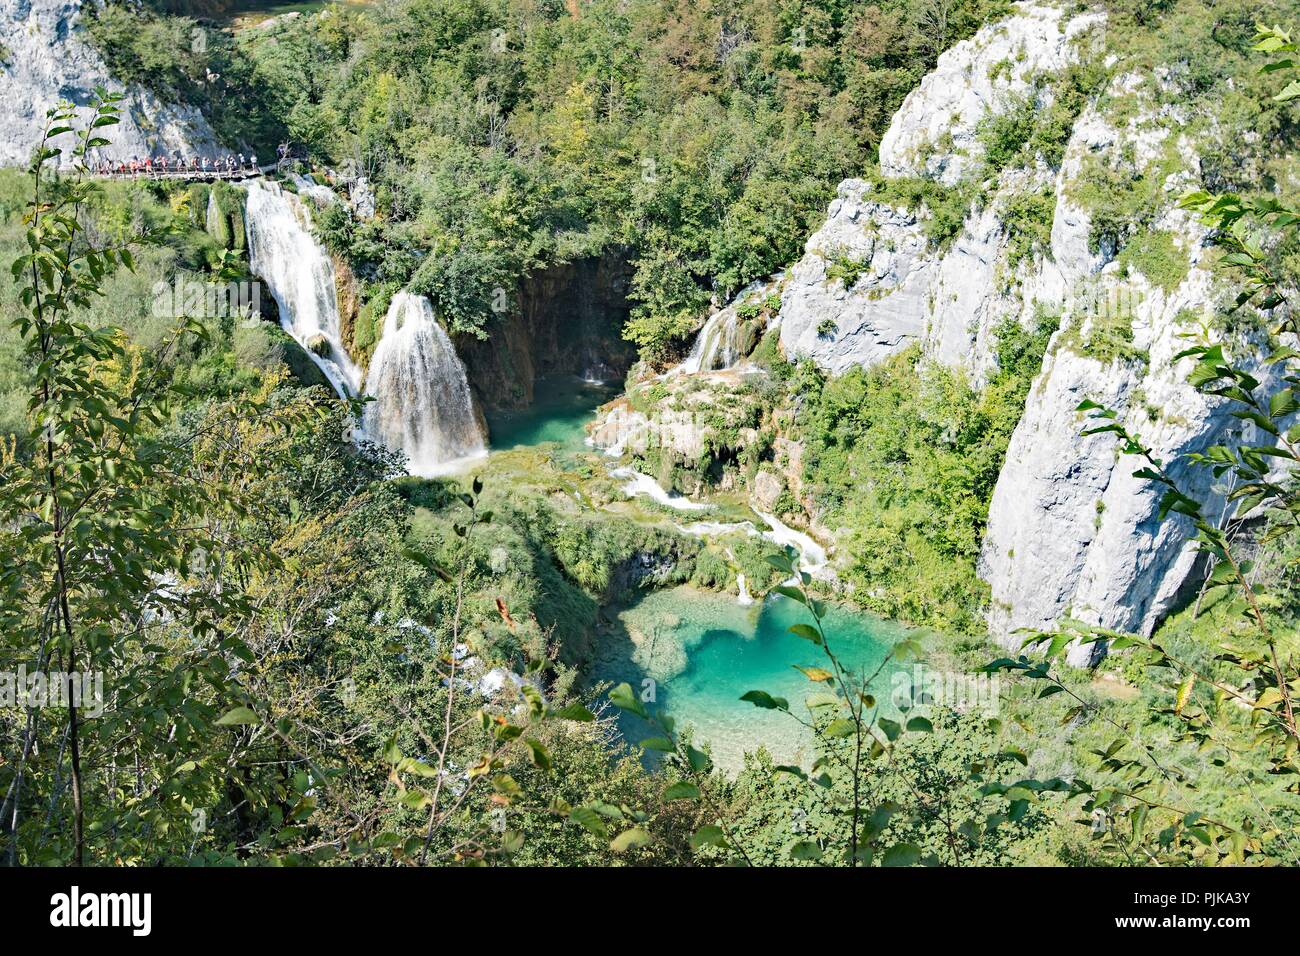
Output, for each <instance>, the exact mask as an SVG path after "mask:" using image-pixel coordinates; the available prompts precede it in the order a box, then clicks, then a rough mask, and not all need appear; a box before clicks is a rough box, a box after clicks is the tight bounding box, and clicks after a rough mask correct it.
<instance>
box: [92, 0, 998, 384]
mask: <svg viewBox="0 0 1300 956" xmlns="http://www.w3.org/2000/svg"><path fill="white" fill-rule="evenodd" d="M1006 9H1007V4H1006V3H1004V2H998V0H926V2H914V0H906V2H904V0H898V2H887V3H783V2H766V0H765V2H757V3H748V2H746V3H740V2H728V3H714V2H710V3H688V2H665V0H635V2H631V3H627V2H616V0H601V2H596V3H584V4H582V5H581V7H580V14H579V15H577V16H572V15H570V12H569V11H568V9H567V8H566V6H565V5H564V4H563V3H562V2H561V0H540V2H534V0H524V2H517V0H509V2H492V0H456V2H444V0H437V2H429V0H425V2H418V0H417V2H405V0H404V2H389V3H379V4H375V5H373V6H367V7H365V8H363V9H358V8H352V7H346V6H345V7H333V8H330V9H329V10H328V11H327V12H326V14H325V15H323V16H319V17H313V18H297V19H295V20H293V21H291V22H288V23H282V24H281V23H277V24H273V25H270V26H268V27H267V28H265V29H258V30H251V31H247V32H246V33H243V34H240V35H238V36H236V37H234V38H231V37H229V36H227V35H225V34H220V33H217V32H215V31H213V32H212V33H211V39H210V40H209V41H208V42H207V43H206V44H204V47H205V49H204V50H203V51H201V52H195V51H191V50H190V49H189V48H190V46H191V44H188V43H187V42H186V40H185V38H186V37H188V36H189V35H190V33H191V31H192V30H194V29H195V28H196V23H194V22H190V21H185V20H178V19H175V18H160V17H155V16H151V15H149V14H146V13H141V12H138V11H137V10H136V9H134V8H131V7H126V6H117V5H109V6H107V7H106V8H105V9H103V10H102V11H101V12H100V13H99V14H98V18H97V19H96V20H95V21H93V22H92V23H91V25H90V31H91V34H92V35H93V36H94V37H96V39H97V43H98V44H99V46H100V48H101V49H102V50H104V51H105V52H106V53H107V54H108V56H109V58H110V62H111V63H112V65H113V67H114V69H115V71H116V73H117V74H118V75H119V76H122V77H123V78H128V79H139V80H142V81H144V82H146V83H148V84H149V85H151V86H152V87H154V88H159V89H163V90H170V91H172V93H173V94H174V95H176V96H186V97H198V98H206V99H207V100H208V101H209V103H210V107H211V111H212V113H213V114H214V115H215V116H216V118H217V122H218V129H219V130H220V131H221V132H223V133H224V134H225V135H226V137H227V138H229V139H230V140H231V141H232V142H247V143H249V144H250V145H252V146H253V147H254V148H255V149H257V151H258V152H260V153H261V154H262V155H271V154H272V152H273V150H274V148H275V146H276V145H277V144H278V143H280V142H283V141H292V142H294V143H297V144H301V145H302V146H304V147H306V149H307V150H308V151H309V154H310V156H311V158H313V159H316V160H318V161H321V162H325V163H330V164H335V165H338V164H345V165H347V166H348V167H349V168H352V169H355V170H356V171H358V172H360V173H362V174H365V175H368V176H370V177H372V178H373V180H374V181H375V183H376V185H377V188H378V198H379V208H380V211H381V214H382V219H381V221H380V224H365V225H360V226H358V225H352V224H343V223H335V224H332V225H333V228H332V227H331V224H330V223H326V225H325V228H326V233H327V236H328V238H329V239H330V241H331V242H332V243H333V244H335V246H336V247H337V248H339V249H341V250H343V251H345V252H346V253H347V254H348V255H349V256H350V257H351V258H352V259H353V260H354V261H355V262H356V263H358V265H359V266H360V267H361V271H362V272H363V274H365V275H367V276H369V277H370V278H372V279H373V281H375V282H376V283H377V284H379V285H380V286H381V287H383V288H385V289H388V290H389V291H391V290H392V289H395V288H396V287H397V286H401V285H407V286H410V287H411V288H412V289H414V290H415V291H418V292H421V293H424V294H427V295H429V296H430V297H431V298H432V299H433V301H434V303H435V305H436V306H437V307H438V308H439V310H440V311H441V312H442V314H443V315H444V316H445V318H446V320H447V321H448V322H449V324H450V325H451V327H453V328H454V329H457V330H461V331H474V332H478V333H479V334H483V333H485V332H487V331H489V330H490V328H491V323H492V319H493V317H494V312H493V303H494V300H496V301H497V302H498V306H497V313H495V314H499V312H500V304H499V297H498V296H497V295H496V293H495V290H497V289H504V290H505V291H506V293H507V294H508V295H509V296H510V297H511V298H512V299H513V297H514V295H515V291H516V287H517V285H518V281H519V279H520V277H521V276H523V275H525V274H526V273H528V272H529V271H531V270H535V269H537V268H539V267H542V266H546V265H549V264H554V263H557V262H564V261H568V260H571V259H573V258H575V257H581V256H588V255H594V254H597V253H600V252H604V251H609V250H617V251H619V252H620V253H621V254H622V255H624V256H626V257H627V258H628V259H629V260H631V261H632V262H633V263H634V264H635V266H636V271H635V276H634V279H633V293H634V296H635V298H636V300H637V303H638V307H637V310H636V314H635V316H634V319H633V321H632V323H631V325H630V326H629V328H628V330H627V334H628V335H629V336H630V337H631V338H633V339H634V340H635V341H637V342H638V343H639V344H641V345H642V346H643V348H644V349H645V351H646V353H647V355H649V356H650V357H653V358H656V359H657V358H661V357H663V356H664V355H665V354H668V353H669V352H670V351H671V350H672V349H674V348H679V347H680V346H681V344H682V341H683V338H684V336H685V335H686V333H688V332H689V331H691V330H692V329H693V328H694V327H695V325H696V324H697V322H698V317H699V315H700V314H701V313H702V311H703V310H704V309H705V307H706V306H707V305H708V303H709V302H710V300H714V301H725V300H726V299H728V298H729V297H730V296H731V295H732V294H734V293H735V291H736V290H738V289H739V288H741V287H742V286H744V285H745V284H746V283H748V282H750V281H752V280H754V279H756V278H759V277H762V276H765V275H767V274H769V273H771V272H773V271H775V270H777V269H779V268H780V267H782V266H783V265H785V264H786V263H788V262H790V261H791V260H792V259H794V258H795V257H796V256H797V254H798V252H799V250H800V248H801V245H802V242H803V238H804V237H805V236H806V235H807V234H808V233H809V232H810V231H811V229H812V228H813V227H815V225H816V224H817V222H818V220H819V218H820V217H821V215H822V214H823V213H824V211H825V207H826V203H827V201H828V200H829V198H830V197H831V195H832V194H833V191H834V188H835V185H836V183H838V182H839V181H840V180H842V179H844V178H845V177H847V176H850V175H858V174H861V172H862V171H863V170H864V169H865V168H866V167H867V166H868V165H869V164H870V163H871V161H872V159H873V151H874V149H875V147H876V145H877V144H878V143H879V140H880V136H881V134H882V133H883V132H884V129H885V127H886V126H887V124H888V122H889V119H890V117H891V116H892V115H893V113H894V111H895V110H896V109H897V107H898V105H899V103H901V102H902V99H903V97H904V96H905V95H906V94H907V92H908V91H909V90H911V89H912V88H913V87H914V86H915V85H916V84H917V82H918V81H919V80H920V78H921V77H922V76H923V75H924V74H925V73H926V71H927V70H928V69H929V68H930V67H931V66H932V65H933V64H934V61H935V59H936V58H937V56H938V54H939V53H940V52H941V51H942V50H944V49H946V48H947V47H949V46H950V45H952V43H954V42H956V41H958V40H961V39H964V38H965V37H968V36H970V35H971V34H972V33H973V32H974V31H975V30H976V29H977V28H978V27H979V26H980V25H981V24H982V23H984V22H985V21H986V20H987V19H988V18H989V17H991V16H994V15H996V14H999V13H1003V12H1005V11H1006ZM199 22H201V21H199ZM209 71H210V72H213V73H216V74H219V75H220V79H219V80H218V81H216V83H215V84H213V85H211V86H210V87H209V85H208V84H207V83H206V82H205V76H206V74H207V72H209Z"/></svg>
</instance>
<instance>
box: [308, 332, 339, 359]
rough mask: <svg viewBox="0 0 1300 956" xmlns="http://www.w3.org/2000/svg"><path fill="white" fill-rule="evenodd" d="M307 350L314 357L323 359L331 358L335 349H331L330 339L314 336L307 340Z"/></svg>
mask: <svg viewBox="0 0 1300 956" xmlns="http://www.w3.org/2000/svg"><path fill="white" fill-rule="evenodd" d="M307 348H308V350H309V351H311V353H312V354H313V355H317V356H319V357H321V358H329V357H330V353H331V352H332V351H333V349H332V348H331V347H330V343H329V339H327V338H325V336H323V335H313V336H312V337H311V338H309V339H308V340H307Z"/></svg>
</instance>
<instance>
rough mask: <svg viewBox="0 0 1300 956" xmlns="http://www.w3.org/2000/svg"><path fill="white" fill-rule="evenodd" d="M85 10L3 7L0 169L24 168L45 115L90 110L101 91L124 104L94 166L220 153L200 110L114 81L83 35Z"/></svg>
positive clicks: (13, 1)
mask: <svg viewBox="0 0 1300 956" xmlns="http://www.w3.org/2000/svg"><path fill="white" fill-rule="evenodd" d="M81 7H82V4H81V2H80V0H0V44H3V51H2V52H3V54H4V55H3V58H2V62H0V103H2V104H4V105H3V108H2V109H0V165H3V166H19V165H24V164H26V163H27V162H28V161H29V160H30V159H31V155H32V150H33V149H34V148H35V146H36V144H37V142H39V140H40V137H41V131H42V129H43V128H44V126H45V113H46V111H47V110H49V109H50V108H51V107H53V106H56V105H57V104H58V103H60V102H61V101H64V100H67V101H70V102H72V103H73V104H75V105H77V106H80V107H89V105H90V103H91V98H92V94H93V92H94V89H95V87H97V86H102V87H103V88H104V89H106V90H108V91H109V92H114V93H124V94H125V96H126V98H125V100H124V101H123V102H122V103H121V104H120V106H121V109H122V112H121V121H120V122H119V123H118V124H117V125H116V126H110V127H108V128H107V129H106V130H105V131H104V133H105V138H107V139H109V140H111V145H109V146H106V147H102V148H101V149H100V150H98V151H97V157H96V158H99V159H109V160H117V159H130V158H131V157H132V156H139V157H141V158H143V157H145V156H149V155H159V154H162V153H164V152H166V153H170V152H172V151H173V150H177V151H179V152H180V153H181V154H182V155H185V156H189V155H195V154H199V153H216V152H219V151H220V144H219V143H218V142H217V137H216V135H215V134H214V133H213V131H212V128H211V127H210V126H209V125H208V123H207V121H206V120H205V119H204V118H203V116H202V114H201V113H200V112H199V111H198V110H197V109H195V108H194V107H191V106H183V105H179V104H169V103H164V102H163V101H162V100H160V99H159V98H158V97H157V96H155V95H154V94H153V93H151V92H149V91H148V90H144V89H141V88H140V87H138V86H126V85H124V84H122V83H119V82H118V81H117V80H115V79H114V78H113V77H112V76H111V75H110V73H109V70H108V67H107V66H106V65H105V63H104V61H103V58H102V57H101V56H100V55H99V53H98V52H97V51H96V50H95V49H94V48H93V47H92V46H91V45H90V44H89V43H87V42H86V40H85V38H84V37H83V36H82V35H81V33H80V30H79V27H78V24H77V20H78V16H79V14H80V13H81ZM65 140H68V142H70V139H68V138H67V137H65ZM59 145H64V144H63V143H60V144H59Z"/></svg>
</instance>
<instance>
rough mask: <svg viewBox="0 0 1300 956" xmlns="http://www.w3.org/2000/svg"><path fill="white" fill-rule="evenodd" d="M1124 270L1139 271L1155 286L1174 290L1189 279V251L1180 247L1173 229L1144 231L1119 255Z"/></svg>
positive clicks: (1166, 290) (1169, 290)
mask: <svg viewBox="0 0 1300 956" xmlns="http://www.w3.org/2000/svg"><path fill="white" fill-rule="evenodd" d="M1118 261H1119V264H1120V267H1121V268H1122V269H1125V270H1129V271H1133V272H1140V273H1142V275H1144V276H1146V277H1147V279H1148V280H1150V282H1151V283H1152V284H1153V285H1156V286H1159V287H1160V288H1161V289H1164V290H1165V292H1172V291H1173V290H1174V289H1176V288H1178V285H1179V284H1180V283H1181V282H1182V281H1183V279H1185V278H1187V273H1188V271H1189V270H1190V269H1191V263H1190V262H1189V261H1188V258H1187V253H1186V252H1184V251H1183V250H1182V249H1180V248H1178V245H1177V244H1176V243H1175V242H1174V237H1173V234H1172V233H1170V232H1165V231H1163V230H1160V231H1148V232H1144V233H1142V234H1141V235H1139V236H1136V237H1134V239H1133V240H1132V241H1131V242H1129V243H1128V245H1126V246H1125V247H1124V248H1123V250H1121V252H1120V254H1119V259H1118Z"/></svg>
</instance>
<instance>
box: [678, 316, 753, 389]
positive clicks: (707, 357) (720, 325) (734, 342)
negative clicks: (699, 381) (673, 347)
mask: <svg viewBox="0 0 1300 956" xmlns="http://www.w3.org/2000/svg"><path fill="white" fill-rule="evenodd" d="M739 338H740V326H739V321H738V319H737V316H736V310H735V309H734V308H732V309H723V310H722V311H721V312H715V313H714V314H713V315H711V316H710V317H709V320H708V321H707V322H705V323H704V327H703V328H702V329H700V332H699V334H698V335H697V336H695V344H694V345H692V346H691V352H690V354H689V355H687V356H686V359H685V361H683V362H682V364H681V365H680V366H679V368H680V369H681V371H682V372H684V373H686V374H688V375H690V374H693V373H695V372H712V371H715V370H718V369H724V368H731V366H733V365H735V364H736V362H738V361H739V360H740V349H739Z"/></svg>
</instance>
